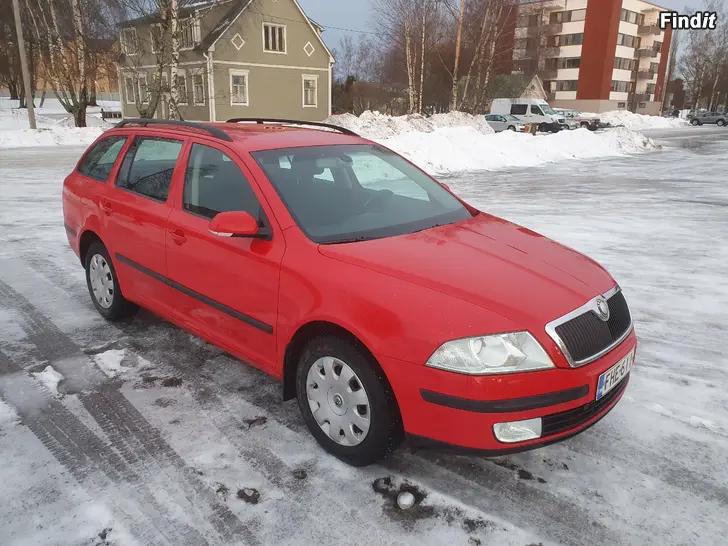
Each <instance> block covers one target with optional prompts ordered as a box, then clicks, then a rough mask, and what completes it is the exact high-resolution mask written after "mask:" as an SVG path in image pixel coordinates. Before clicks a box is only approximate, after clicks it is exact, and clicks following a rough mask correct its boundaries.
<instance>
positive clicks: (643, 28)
mask: <svg viewBox="0 0 728 546" xmlns="http://www.w3.org/2000/svg"><path fill="white" fill-rule="evenodd" d="M637 34H639V35H640V36H649V35H652V34H654V35H655V36H659V35H660V34H662V29H661V28H660V27H658V26H657V25H640V26H639V27H638V28H637Z"/></svg>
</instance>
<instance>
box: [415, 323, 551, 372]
mask: <svg viewBox="0 0 728 546" xmlns="http://www.w3.org/2000/svg"><path fill="white" fill-rule="evenodd" d="M425 365H426V366H429V367H431V368H439V369H441V370H448V371H451V372H457V373H463V374H468V375H491V374H503V373H515V372H528V371H532V370H546V369H548V368H554V367H555V366H554V363H553V362H551V358H549V355H548V354H546V351H544V349H543V347H541V345H540V344H539V342H538V341H536V339H535V338H534V337H533V336H532V335H531V334H530V333H528V332H513V333H509V334H496V335H492V336H478V337H471V338H466V339H456V340H454V341H448V342H447V343H444V344H443V345H441V346H440V348H439V349H437V350H436V351H435V352H434V353H433V354H432V356H431V357H430V358H429V359H428V360H427V363H426V364H425Z"/></svg>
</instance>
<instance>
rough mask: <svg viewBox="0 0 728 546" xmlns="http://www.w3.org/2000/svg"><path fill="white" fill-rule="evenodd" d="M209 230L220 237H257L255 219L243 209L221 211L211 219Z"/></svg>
mask: <svg viewBox="0 0 728 546" xmlns="http://www.w3.org/2000/svg"><path fill="white" fill-rule="evenodd" d="M209 230H210V232H211V233H213V234H215V235H219V236H220V237H233V236H237V237H252V238H258V237H259V235H258V222H257V220H256V219H255V218H253V217H252V216H251V215H250V214H249V213H247V212H243V211H233V212H221V213H220V214H218V215H217V216H215V217H214V218H213V219H212V221H211V222H210V226H209Z"/></svg>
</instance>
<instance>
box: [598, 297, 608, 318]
mask: <svg viewBox="0 0 728 546" xmlns="http://www.w3.org/2000/svg"><path fill="white" fill-rule="evenodd" d="M597 315H598V316H599V318H600V319H602V320H603V321H604V322H607V321H608V320H609V304H608V303H607V300H605V299H604V298H602V297H598V298H597Z"/></svg>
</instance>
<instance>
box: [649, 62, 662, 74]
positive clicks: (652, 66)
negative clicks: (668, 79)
mask: <svg viewBox="0 0 728 546" xmlns="http://www.w3.org/2000/svg"><path fill="white" fill-rule="evenodd" d="M658 70H660V63H650V72H654V73H657V71H658Z"/></svg>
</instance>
